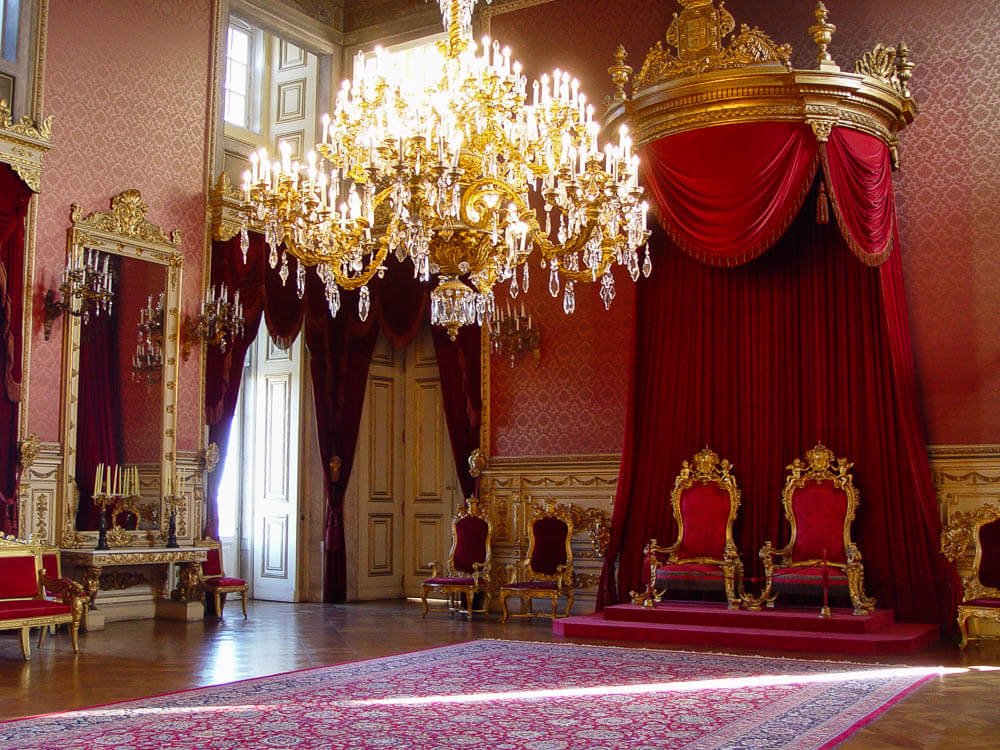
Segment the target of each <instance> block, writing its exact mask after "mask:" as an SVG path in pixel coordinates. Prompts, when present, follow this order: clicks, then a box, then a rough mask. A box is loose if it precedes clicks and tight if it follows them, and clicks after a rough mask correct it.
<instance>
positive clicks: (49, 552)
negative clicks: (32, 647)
mask: <svg viewBox="0 0 1000 750" xmlns="http://www.w3.org/2000/svg"><path fill="white" fill-rule="evenodd" d="M42 583H43V587H44V593H45V598H46V599H48V600H49V601H53V602H61V601H63V600H64V599H65V598H66V591H67V590H70V591H71V592H72V595H73V596H74V597H77V598H79V599H81V600H82V603H83V607H84V608H86V606H87V604H88V603H89V602H90V597H89V596H87V594H86V593H85V592H84V590H83V586H81V585H80V584H79V583H77V582H76V581H71V580H69V579H68V578H63V574H62V561H61V559H60V557H59V549H58V548H57V547H43V548H42ZM55 627H56V626H55V625H49V626H48V627H44V628H40V629H39V632H38V647H39V648H41V647H42V646H44V645H45V639H46V637H47V636H48V634H49V630H52V632H53V633H55Z"/></svg>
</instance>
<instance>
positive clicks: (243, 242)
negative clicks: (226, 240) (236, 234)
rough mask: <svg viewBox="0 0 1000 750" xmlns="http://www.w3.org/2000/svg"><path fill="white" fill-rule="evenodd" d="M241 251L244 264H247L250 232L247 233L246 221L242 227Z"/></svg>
mask: <svg viewBox="0 0 1000 750" xmlns="http://www.w3.org/2000/svg"><path fill="white" fill-rule="evenodd" d="M240 250H241V251H242V252H243V263H244V264H245V263H246V262H247V252H248V251H249V250H250V232H249V231H247V223H246V222H245V221H244V222H243V223H242V224H241V225H240Z"/></svg>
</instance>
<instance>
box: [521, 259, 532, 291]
mask: <svg viewBox="0 0 1000 750" xmlns="http://www.w3.org/2000/svg"><path fill="white" fill-rule="evenodd" d="M522 268H523V269H524V270H523V271H522V272H521V288H522V289H524V293H525V294H527V293H528V287H529V286H530V285H531V274H530V272H529V271H528V264H527V263H525V264H524V265H523V266H522Z"/></svg>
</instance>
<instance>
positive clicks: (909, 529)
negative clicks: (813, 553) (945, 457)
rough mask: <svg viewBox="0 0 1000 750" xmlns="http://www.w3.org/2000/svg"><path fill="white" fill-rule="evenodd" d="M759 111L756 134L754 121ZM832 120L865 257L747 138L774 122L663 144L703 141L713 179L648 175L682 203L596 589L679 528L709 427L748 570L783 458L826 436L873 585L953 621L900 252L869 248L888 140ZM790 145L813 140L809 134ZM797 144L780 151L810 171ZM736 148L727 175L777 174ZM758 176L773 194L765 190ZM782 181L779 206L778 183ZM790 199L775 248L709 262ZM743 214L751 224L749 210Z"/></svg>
mask: <svg viewBox="0 0 1000 750" xmlns="http://www.w3.org/2000/svg"><path fill="white" fill-rule="evenodd" d="M758 128H759V129H761V131H762V134H763V138H762V140H761V139H758V138H756V137H755V136H754V131H755V130H756V129H758ZM838 130H839V129H834V134H835V137H834V138H831V143H834V144H835V145H834V146H833V147H832V148H830V149H829V152H828V154H827V164H828V174H829V175H830V176H829V177H828V179H829V180H830V182H831V192H834V191H835V195H836V200H837V203H838V205H839V215H840V216H841V217H844V218H843V219H842V220H843V221H844V222H846V223H847V226H848V229H849V231H850V233H851V237H852V240H851V247H852V249H854V252H855V254H857V253H858V251H859V249H860V250H861V251H864V252H866V253H867V256H868V257H867V258H866V264H862V263H859V262H857V260H855V259H854V258H852V257H851V254H850V253H849V252H848V243H847V242H845V240H844V238H843V237H842V236H841V234H840V232H839V231H838V228H836V227H831V226H817V225H816V222H815V219H814V217H813V216H812V212H810V211H800V208H801V204H802V198H801V196H800V195H799V194H798V193H797V192H796V190H795V189H792V188H791V184H792V183H793V181H792V180H791V179H787V180H780V179H777V176H776V175H775V174H774V173H773V166H774V163H775V161H774V158H764V157H762V156H753V155H752V154H749V152H751V151H752V150H753V148H752V146H753V145H754V144H759V143H761V142H763V143H771V144H772V146H773V145H774V144H776V143H777V142H778V141H777V139H775V137H774V132H775V131H776V129H775V128H771V127H770V126H768V125H758V124H749V125H740V126H726V127H720V128H709V129H706V130H702V131H695V132H693V133H685V134H683V140H684V148H683V149H678V148H677V147H676V145H675V144H670V145H667V144H663V143H662V142H661V143H658V144H654V145H655V146H656V149H655V152H657V153H661V154H663V153H671V154H676V155H677V158H678V159H680V161H681V163H686V162H688V161H690V160H691V159H692V157H691V154H695V155H705V154H709V155H711V156H709V157H707V158H710V159H711V160H712V161H713V162H714V163H716V165H717V166H718V169H719V171H718V172H717V173H716V176H715V182H716V184H715V186H713V184H712V182H711V180H709V179H708V178H707V177H706V178H704V179H701V180H699V182H698V183H697V190H696V191H695V192H694V193H693V194H690V195H689V194H687V193H686V192H685V190H684V189H683V187H684V186H683V185H681V186H677V185H673V186H671V187H670V188H669V190H666V189H664V188H663V186H655V185H650V190H651V192H652V193H653V194H654V196H656V197H657V199H658V200H659V197H660V196H664V195H669V200H670V201H671V202H672V204H671V205H670V206H668V207H665V206H663V205H661V206H659V208H660V215H661V217H662V219H663V222H664V224H665V226H666V232H665V233H662V232H658V233H657V234H656V235H654V237H653V239H652V241H651V244H652V246H653V247H654V252H655V253H656V254H657V255H659V256H660V258H661V260H660V261H659V263H658V264H657V272H656V273H655V274H654V275H653V277H652V278H651V279H650V280H649V281H648V282H647V283H645V284H643V285H641V286H640V287H639V290H638V296H637V316H636V317H637V325H636V337H635V344H634V355H633V370H632V379H631V386H630V395H629V412H628V416H627V418H626V434H625V448H624V452H623V456H622V465H621V472H620V482H619V488H618V494H617V497H616V500H615V510H614V518H613V522H612V539H611V543H610V545H609V550H608V555H607V558H606V562H605V574H604V579H603V582H602V591H601V602H602V604H603V603H604V602H612V601H616V600H624V599H625V598H626V597H627V594H628V592H629V590H630V589H638V588H639V584H640V581H641V577H642V570H641V568H642V565H641V561H642V548H643V546H644V545H645V543H646V541H647V540H648V539H649V538H650V537H656V538H657V539H667V540H669V539H673V538H674V536H675V531H676V530H675V528H674V522H673V518H672V515H671V512H670V508H669V499H668V498H669V495H670V489H671V487H672V484H673V479H674V477H675V476H676V473H677V471H678V470H679V468H680V463H681V461H682V460H683V459H685V458H689V457H690V456H691V455H692V454H693V453H695V452H696V451H697V450H698V449H700V448H701V447H703V446H704V445H706V444H708V445H711V447H712V448H714V449H715V450H716V451H718V452H719V453H720V455H722V456H724V457H726V458H728V459H730V460H731V461H732V462H733V463H734V465H735V470H734V473H735V475H736V477H737V480H738V482H739V485H740V487H741V489H742V491H743V505H742V508H741V510H740V518H739V521H738V525H737V532H736V535H737V541H738V546H739V548H740V551H741V554H742V557H743V562H744V564H745V565H746V566H747V572H748V576H749V577H751V578H752V577H753V576H758V575H759V574H760V570H759V568H760V563H759V561H758V559H757V550H758V549H759V548H760V546H761V545H762V544H763V543H764V542H765V541H767V540H771V541H773V542H775V543H776V544H781V543H784V542H785V541H787V539H786V538H785V537H784V536H783V534H787V530H786V524H785V523H784V522H783V520H782V514H781V507H780V492H781V486H782V483H783V479H784V475H785V467H786V466H787V465H788V464H789V463H791V461H792V459H794V458H796V457H798V456H801V455H802V454H803V453H804V451H805V450H806V449H807V448H810V447H812V446H813V445H814V444H815V443H816V442H817V441H819V440H822V441H823V442H824V443H826V444H827V445H828V446H830V447H831V449H833V450H834V451H835V452H836V454H837V455H838V456H847V457H848V458H849V459H850V460H852V461H853V462H854V463H855V467H854V475H855V480H856V484H857V485H858V487H859V489H860V493H861V499H862V505H861V508H860V510H859V513H858V518H857V520H856V522H855V525H854V529H855V538H856V539H857V540H858V542H859V545H860V548H861V551H862V553H863V555H864V561H865V570H866V585H867V587H868V589H869V590H870V592H872V593H874V594H875V595H876V596H877V597H878V599H879V603H880V606H890V607H893V608H895V610H896V612H897V615H898V616H899V617H901V618H902V619H906V620H923V621H932V622H940V623H942V624H945V625H946V626H950V624H951V622H952V619H953V618H952V615H953V606H954V603H955V597H956V594H957V590H956V587H955V586H954V583H955V579H954V573H953V570H952V569H951V568H950V566H949V565H948V564H947V562H946V560H945V559H944V558H943V556H942V555H941V554H940V553H939V551H938V538H939V533H940V520H939V516H938V509H937V500H936V497H935V493H934V488H933V484H932V481H931V475H930V468H929V463H928V459H927V453H926V447H925V441H924V438H923V432H922V426H921V420H920V414H919V407H918V403H917V398H916V378H915V371H914V366H913V358H912V352H911V349H910V336H909V325H908V320H907V316H906V303H905V298H904V296H903V286H902V270H901V268H902V267H901V262H900V254H899V253H898V252H891V253H886V254H884V255H883V256H882V260H883V264H882V265H881V266H880V267H877V268H872V267H869V266H870V265H874V262H873V261H874V259H873V257H871V256H877V255H879V253H871V252H867V251H868V250H870V249H875V250H878V249H879V243H880V242H881V241H882V238H883V237H885V236H889V237H895V229H894V228H895V215H894V205H893V203H892V200H891V192H892V186H891V175H890V173H889V171H888V170H883V169H881V165H884V164H886V163H887V162H886V161H883V158H884V159H886V160H887V159H888V150H887V148H886V147H885V144H882V149H881V151H882V153H881V154H880V153H879V149H874V148H872V147H871V146H872V144H871V142H870V140H868V138H867V137H863V138H857V137H856V136H857V135H860V134H854V133H846V134H842V133H838ZM790 132H791V131H790V130H789V133H790ZM768 133H770V135H768ZM723 134H725V136H724V137H723ZM801 135H802V131H799V134H798V136H796V137H799V136H801ZM681 137H682V136H673V137H671V138H667V139H664V140H666V141H672V140H673V138H681ZM810 137H812V136H811V135H810ZM789 139H792V136H791V135H789ZM719 149H721V151H722V153H721V154H720V153H719ZM758 150H759V149H758ZM797 150H799V151H800V152H801V153H802V154H805V153H806V152H808V150H809V149H808V147H806V146H805V145H804V144H802V145H801V147H799V148H797ZM773 153H776V151H775V150H774V149H772V154H773ZM748 154H749V155H748ZM804 161H805V160H804V159H793V160H789V161H787V162H786V163H788V164H789V165H790V168H793V169H795V170H796V172H797V173H798V174H800V175H801V174H802V173H801V172H799V171H798V168H799V167H801V166H802V164H803V162H804ZM731 162H732V163H742V164H743V166H741V167H739V168H738V169H737V170H736V172H735V174H747V172H748V170H749V167H748V165H749V164H753V163H756V164H758V165H760V167H761V168H762V169H764V170H765V171H767V172H768V173H769V174H770V178H769V179H767V180H765V181H763V182H762V180H761V179H750V181H749V183H747V184H744V185H740V184H735V185H734V184H733V182H732V181H733V176H734V171H733V170H731V169H724V168H723V167H722V165H723V164H729V163H731ZM805 173H807V174H808V173H809V170H805ZM648 174H650V175H651V176H652V175H656V174H660V175H663V174H666V172H664V171H657V172H653V171H650V172H648ZM879 174H880V175H881V177H880V178H877V175H879ZM751 177H752V175H751ZM653 179H656V177H655V176H654V177H653ZM798 179H799V178H798V177H797V178H796V180H798ZM810 179H811V175H810ZM765 182H766V183H770V184H771V185H772V192H771V194H770V195H764V196H758V195H756V194H755V193H754V191H755V190H757V189H760V188H761V186H762V185H763V184H764V183H765ZM748 184H749V185H750V186H752V188H751V187H748V186H747V185H748ZM843 185H850V186H851V189H850V190H848V189H846V188H844V187H842V186H843ZM775 190H776V191H778V192H779V193H780V194H781V196H783V201H784V204H783V205H779V201H777V200H774V196H775V194H774V192H773V191H775ZM713 191H714V197H713V195H711V194H712V193H713ZM740 194H742V195H745V196H747V197H748V201H749V203H750V204H752V205H749V206H747V207H744V209H740V210H739V211H738V212H736V213H732V212H730V213H729V214H724V216H723V221H719V222H713V227H712V228H711V229H710V230H705V231H703V232H701V234H702V239H703V240H705V241H706V244H704V245H701V246H691V245H689V246H687V247H681V248H678V247H677V246H676V245H675V244H674V243H672V242H671V241H670V239H669V238H668V237H667V236H666V235H670V236H672V237H682V238H683V237H687V240H688V241H692V242H693V241H695V240H694V239H693V237H694V235H693V234H692V233H691V232H690V231H688V230H691V229H697V226H696V225H694V224H693V223H691V222H688V224H687V225H685V224H684V222H685V221H688V219H689V217H693V216H695V215H697V212H698V211H700V210H704V208H705V207H707V206H712V205H724V204H725V201H726V200H729V199H731V198H732V196H736V195H740ZM887 196H889V197H888V198H887ZM848 204H850V205H848ZM789 205H790V206H792V207H793V208H794V212H793V215H794V213H795V212H798V217H797V218H796V219H795V220H794V224H793V225H792V226H791V227H790V228H789V229H788V231H787V232H785V233H784V235H783V236H782V237H781V238H780V239H778V240H777V245H776V246H775V247H774V249H773V250H772V251H771V252H768V253H766V254H764V255H763V256H762V257H758V258H757V259H756V260H753V261H752V262H749V263H746V264H744V265H741V266H739V267H736V268H730V269H721V268H712V267H710V265H716V266H719V265H725V264H726V263H737V262H739V261H740V260H741V259H745V258H746V257H747V254H748V253H747V250H746V248H748V247H755V248H757V249H759V250H760V252H764V251H765V250H767V249H768V248H769V247H771V246H772V245H773V244H774V241H773V240H772V239H771V238H770V234H771V232H772V231H773V227H775V226H779V225H780V224H781V223H782V222H783V221H784V219H783V218H779V217H784V216H786V211H787V207H788V206H789ZM886 214H888V216H886ZM734 216H736V217H738V216H742V217H743V220H745V221H748V222H750V223H749V224H747V225H741V224H739V222H738V220H737V219H734V218H733V217H734ZM675 217H680V219H681V221H680V222H678V221H675ZM727 217H728V218H727ZM768 217H769V218H768ZM712 218H713V217H712V216H711V215H710V214H706V215H703V219H704V220H706V221H709V220H711V219H712ZM887 232H888V234H886V233H887ZM680 250H683V252H681V251H680ZM750 255H752V253H750ZM689 256H694V257H695V258H698V259H699V260H702V261H708V262H709V264H706V262H698V261H696V260H693V259H692V258H691V257H689ZM616 559H617V560H618V562H619V568H618V572H617V581H616V580H615V578H614V575H613V573H614V563H615V561H616ZM751 585H752V582H751Z"/></svg>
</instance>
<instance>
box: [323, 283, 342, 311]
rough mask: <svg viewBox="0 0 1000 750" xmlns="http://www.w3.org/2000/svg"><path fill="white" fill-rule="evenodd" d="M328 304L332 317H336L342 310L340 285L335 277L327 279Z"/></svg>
mask: <svg viewBox="0 0 1000 750" xmlns="http://www.w3.org/2000/svg"><path fill="white" fill-rule="evenodd" d="M326 304H327V306H328V307H329V308H330V317H331V318H336V317H337V313H338V312H340V287H339V286H337V284H336V282H335V281H334V280H333V277H330V278H328V279H327V280H326Z"/></svg>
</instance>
